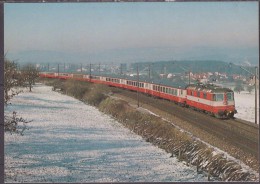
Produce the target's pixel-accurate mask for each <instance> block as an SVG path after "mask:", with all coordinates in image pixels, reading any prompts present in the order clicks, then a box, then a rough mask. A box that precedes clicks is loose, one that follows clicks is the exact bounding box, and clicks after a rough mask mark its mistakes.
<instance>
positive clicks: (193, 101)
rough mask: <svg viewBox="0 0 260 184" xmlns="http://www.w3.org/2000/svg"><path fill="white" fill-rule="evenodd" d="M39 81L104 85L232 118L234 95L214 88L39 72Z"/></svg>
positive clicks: (216, 87) (102, 76)
mask: <svg viewBox="0 0 260 184" xmlns="http://www.w3.org/2000/svg"><path fill="white" fill-rule="evenodd" d="M39 75H40V77H41V78H56V79H64V80H67V79H74V80H79V81H86V82H92V83H97V84H105V85H109V86H114V87H118V88H123V89H128V90H131V91H138V92H141V93H144V94H148V95H151V96H155V97H158V98H162V99H167V100H170V101H173V102H174V103H176V104H178V105H180V106H183V107H187V108H192V109H194V110H197V111H201V112H204V113H206V114H210V115H211V116H214V117H216V118H220V119H229V118H234V115H235V114H236V113H237V110H236V108H235V99H234V92H233V91H232V90H231V89H229V88H223V87H220V86H217V85H214V84H202V83H199V82H198V83H196V84H186V83H177V82H172V81H166V80H165V81H164V80H155V79H153V80H151V79H143V78H142V77H139V76H135V77H129V76H128V77H127V76H121V75H105V74H102V75H99V74H97V75H96V74H92V75H89V74H73V73H50V72H41V73H40V74H39Z"/></svg>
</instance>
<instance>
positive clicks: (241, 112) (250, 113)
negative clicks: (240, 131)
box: [234, 91, 259, 124]
mask: <svg viewBox="0 0 260 184" xmlns="http://www.w3.org/2000/svg"><path fill="white" fill-rule="evenodd" d="M257 94H258V95H257V98H258V100H257V103H258V104H257V119H258V120H257V124H259V91H258V92H257ZM234 97H235V105H236V109H237V111H238V113H237V114H235V117H236V118H239V119H243V120H246V121H250V122H252V123H255V93H254V92H252V93H251V94H250V93H249V92H246V91H242V92H240V94H239V93H236V92H235V93H234Z"/></svg>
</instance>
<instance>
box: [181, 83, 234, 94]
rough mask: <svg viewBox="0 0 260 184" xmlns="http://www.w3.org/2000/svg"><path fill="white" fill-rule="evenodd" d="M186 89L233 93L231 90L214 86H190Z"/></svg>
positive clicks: (199, 84)
mask: <svg viewBox="0 0 260 184" xmlns="http://www.w3.org/2000/svg"><path fill="white" fill-rule="evenodd" d="M186 89H192V90H196V91H202V92H211V93H224V92H233V91H232V90H231V89H229V88H223V87H221V86H217V85H214V84H202V83H198V84H190V85H188V86H187V88H186Z"/></svg>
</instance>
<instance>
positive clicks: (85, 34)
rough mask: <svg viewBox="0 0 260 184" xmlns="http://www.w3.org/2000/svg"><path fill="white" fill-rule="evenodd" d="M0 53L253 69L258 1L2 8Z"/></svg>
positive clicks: (13, 5)
mask: <svg viewBox="0 0 260 184" xmlns="http://www.w3.org/2000/svg"><path fill="white" fill-rule="evenodd" d="M4 11H5V13H4V33H5V39H4V40H5V43H4V45H5V53H7V57H9V58H10V59H18V60H19V61H27V62H71V63H73V62H75V63H81V62H91V63H95V62H101V63H106V62H120V63H126V62H142V61H163V60H222V61H227V62H238V63H239V62H244V61H245V60H248V61H249V62H251V63H258V54H259V53H258V52H259V49H258V48H259V43H258V41H259V38H258V31H259V29H258V4H257V2H203V3H202V2H197V3H195V2H189V3H187V2H186V3H180V2H178V3H177V2H175V3H141V2H140V3H25V4H22V3H6V4H5V5H4Z"/></svg>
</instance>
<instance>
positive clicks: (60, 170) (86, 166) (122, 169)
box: [5, 85, 207, 182]
mask: <svg viewBox="0 0 260 184" xmlns="http://www.w3.org/2000/svg"><path fill="white" fill-rule="evenodd" d="M12 111H17V112H18V115H19V116H22V117H23V118H26V119H27V120H32V122H31V123H29V125H28V127H29V130H26V131H25V132H24V133H25V134H24V136H19V135H10V134H9V133H6V134H5V182H142V181H206V180H207V177H206V176H205V175H203V174H197V173H196V168H194V167H188V166H186V165H185V164H184V163H183V162H178V160H177V159H176V158H175V157H173V158H170V154H167V153H166V152H164V151H163V150H161V149H159V148H157V147H154V146H152V145H151V144H150V143H147V142H145V141H144V140H142V138H141V137H140V136H137V135H135V134H133V133H132V132H131V131H129V130H128V129H126V128H124V127H123V126H122V125H121V124H120V123H118V122H116V121H114V120H113V119H111V118H110V117H109V116H107V115H105V114H103V113H101V112H99V111H98V110H97V109H96V108H94V107H91V106H88V105H85V104H83V103H82V102H80V101H78V100H76V99H74V98H72V97H68V96H65V95H62V94H59V93H57V92H53V91H52V90H51V87H47V86H42V85H38V86H36V87H35V88H34V89H33V92H32V93H29V92H25V93H22V94H20V95H18V96H16V97H15V98H14V99H13V100H12V105H10V106H9V107H7V108H6V109H5V113H6V114H10V113H11V112H12Z"/></svg>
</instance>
